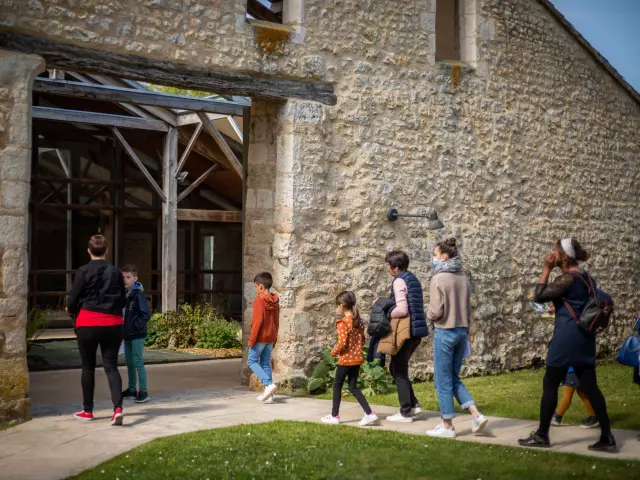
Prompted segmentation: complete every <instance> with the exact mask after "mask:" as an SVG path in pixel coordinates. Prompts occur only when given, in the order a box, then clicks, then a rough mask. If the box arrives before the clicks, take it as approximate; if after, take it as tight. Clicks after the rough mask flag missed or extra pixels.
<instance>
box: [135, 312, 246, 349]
mask: <svg viewBox="0 0 640 480" xmlns="http://www.w3.org/2000/svg"><path fill="white" fill-rule="evenodd" d="M237 337H238V326H237V324H236V323H235V322H228V321H227V320H225V319H224V318H223V317H221V316H220V315H218V313H217V312H216V310H215V309H214V308H213V307H212V306H210V305H195V306H192V305H181V306H180V307H179V308H178V310H177V311H175V312H168V313H156V314H154V315H153V316H152V317H151V319H150V320H149V324H148V329H147V339H146V341H145V345H146V346H148V347H152V348H191V347H196V346H197V347H198V348H236V347H238V346H239V343H240V342H239V341H238V338H237ZM204 345H208V346H204ZM213 345H219V346H213Z"/></svg>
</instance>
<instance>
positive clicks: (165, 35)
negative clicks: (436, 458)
mask: <svg viewBox="0 0 640 480" xmlns="http://www.w3.org/2000/svg"><path fill="white" fill-rule="evenodd" d="M462 4H464V9H465V18H464V21H463V22H461V23H462V24H463V25H464V35H465V36H464V38H463V40H464V41H463V42H462V43H463V44H464V45H466V46H465V51H464V52H465V53H464V57H463V59H467V60H469V62H468V63H465V64H463V65H462V66H459V65H451V64H448V63H438V62H436V61H435V44H434V41H435V24H436V22H435V18H436V16H437V11H436V8H435V5H436V2H435V0H394V1H386V2H378V1H372V0H358V1H355V0H353V1H352V0H305V2H304V10H303V12H304V14H303V18H302V21H301V22H300V25H299V27H300V28H301V29H302V28H303V29H304V33H305V34H304V35H297V36H296V42H297V43H293V42H292V43H290V44H288V45H287V46H286V47H285V48H284V51H283V52H282V53H268V52H261V51H260V50H259V49H258V48H257V47H256V44H255V41H254V39H253V32H252V30H251V27H250V26H249V25H248V24H246V23H245V21H244V1H243V0H234V1H229V2H227V1H222V0H207V1H206V2H205V1H199V0H193V1H191V2H183V1H173V0H167V1H159V2H138V1H134V0H117V1H114V2H109V3H107V4H105V3H104V2H101V1H98V0H87V1H86V2H75V1H71V0H51V1H47V2H44V1H42V0H41V1H29V2H15V1H11V0H0V18H2V19H4V20H3V27H2V28H8V29H10V30H12V31H19V32H23V33H29V34H32V35H40V36H45V37H48V38H53V39H57V40H60V41H65V42H73V43H77V44H81V45H85V46H92V47H94V48H104V49H109V50H114V51H118V52H121V53H132V54H137V55H144V56H147V57H150V58H158V59H167V58H171V59H174V60H175V61H178V62H185V63H189V64H193V65H200V66H207V65H209V66H212V67H215V68H219V69H228V70H239V71H250V72H260V73H261V74H265V75H272V76H274V77H282V78H285V77H287V78H311V79H322V80H325V81H328V82H331V83H332V84H333V85H334V88H335V91H336V94H337V96H338V104H337V105H336V106H335V107H323V106H320V105H316V104H312V103H307V102H298V101H291V102H286V103H283V104H277V105H276V104H268V103H264V102H259V101H258V102H254V107H253V109H252V110H253V112H252V114H253V120H252V130H255V131H253V132H252V133H251V150H250V159H249V169H248V180H247V189H248V190H247V201H246V223H245V253H244V258H245V274H244V275H245V278H244V282H245V287H246V288H245V299H246V300H247V304H248V306H250V304H251V301H252V299H253V298H252V296H251V294H250V293H249V292H252V290H251V288H252V287H251V280H252V278H253V275H254V274H255V272H256V271H258V270H261V269H271V270H272V273H274V274H275V276H276V287H277V289H278V291H279V292H280V293H281V295H282V297H283V311H282V315H283V323H282V337H281V341H280V342H279V346H278V348H277V349H276V354H275V361H276V374H277V375H278V376H280V377H281V378H292V377H295V376H299V375H304V374H308V373H309V372H310V371H311V369H312V367H313V365H314V363H315V362H316V360H317V358H318V354H319V352H320V350H321V348H322V347H323V346H325V345H328V344H329V343H331V342H332V341H333V334H334V330H333V319H334V318H335V317H334V314H333V310H334V306H333V297H334V295H335V293H337V291H338V290H339V289H342V288H350V289H353V290H355V291H356V293H357V295H358V298H359V300H360V302H361V306H362V307H363V310H364V311H365V313H366V312H367V311H368V308H367V306H368V304H370V303H371V301H372V300H373V298H374V297H375V296H376V295H380V294H386V293H387V292H388V289H389V283H390V279H389V278H388V276H387V274H386V273H385V272H384V268H383V256H384V253H385V251H386V250H388V249H390V248H403V249H405V250H406V251H407V252H408V253H409V255H410V256H411V258H412V266H411V269H412V270H413V271H414V272H415V273H416V274H417V275H418V277H419V278H420V279H421V280H422V281H423V283H424V284H425V286H426V285H427V283H428V282H429V280H430V276H431V266H430V259H431V255H432V254H431V250H432V248H433V245H434V243H435V242H436V241H437V240H439V239H441V238H443V237H445V236H448V235H456V236H457V237H458V238H459V239H460V240H461V242H462V255H463V261H464V264H465V268H466V269H467V271H468V274H469V275H470V277H471V280H472V285H473V305H474V324H473V327H472V339H473V356H472V357H471V359H470V360H469V362H467V371H468V372H469V373H483V372H491V371H499V370H503V369H512V368H519V367H522V366H526V365H529V364H531V363H535V362H537V361H539V360H540V359H542V358H544V355H545V351H546V344H547V342H548V339H549V337H550V334H551V332H552V325H551V324H549V323H548V322H546V321H542V320H540V319H539V317H537V316H536V315H535V314H533V312H531V311H530V309H529V308H528V298H527V295H528V294H529V293H530V292H531V290H532V288H533V286H534V284H535V282H536V280H537V275H538V273H539V268H540V264H541V257H542V254H543V253H544V251H545V249H546V248H548V246H549V244H550V243H551V241H552V240H553V239H554V238H555V237H558V236H564V235H575V236H577V237H578V238H579V239H580V240H581V241H582V242H583V243H584V245H585V247H587V248H589V249H591V250H593V252H594V257H593V259H592V260H591V261H590V262H589V264H588V268H589V269H590V270H591V271H592V272H593V273H594V275H595V276H596V277H597V278H598V280H599V281H600V284H601V285H602V286H603V287H604V288H605V289H606V290H608V291H610V292H611V293H612V294H613V296H614V298H615V300H616V302H617V312H618V313H617V320H616V325H615V326H614V327H613V329H612V331H611V333H610V334H608V335H606V336H603V337H602V339H601V349H602V351H603V352H604V351H606V350H610V349H612V348H613V347H614V346H615V345H616V344H617V343H618V342H619V340H620V339H621V338H622V336H623V335H624V333H625V332H626V328H627V326H628V325H629V324H630V322H631V317H632V313H633V312H635V311H636V310H637V301H636V292H637V291H638V287H639V286H640V259H639V257H638V255H639V254H638V253H637V248H636V246H637V244H638V241H639V240H640V238H639V234H638V233H637V232H638V231H640V229H639V227H640V214H639V213H638V210H637V205H638V203H639V201H640V194H639V193H638V188H637V185H638V180H639V179H640V145H639V143H638V140H637V132H638V131H639V130H640V107H639V106H638V104H637V103H636V102H635V101H634V100H632V99H631V97H630V96H629V94H628V93H627V92H625V91H624V90H623V89H622V88H621V87H620V86H619V85H618V84H617V83H616V82H615V81H614V80H613V79H612V78H611V77H610V75H609V74H608V73H606V72H605V71H604V69H603V68H602V67H601V66H600V65H599V64H597V63H596V61H595V60H594V59H593V58H592V57H591V55H590V54H589V53H588V52H587V51H586V50H584V48H583V47H581V46H580V45H579V44H578V43H577V42H576V41H575V40H574V39H573V38H572V37H571V36H570V34H569V33H568V32H567V31H566V30H565V28H564V27H563V26H562V25H561V24H560V23H558V22H557V21H556V20H555V19H554V18H552V16H551V15H550V14H549V12H547V11H546V10H545V9H544V8H543V7H542V6H541V5H540V4H539V3H538V1H537V0H464V2H462V1H461V5H462ZM298 33H300V30H299V32H298ZM260 162H262V163H260ZM389 207H397V208H398V209H399V210H400V211H401V212H413V213H417V212H424V211H426V210H428V209H430V208H435V209H436V210H437V211H438V213H439V214H440V216H441V217H442V219H443V221H444V223H445V225H446V228H445V230H444V231H441V232H437V233H433V232H428V231H426V230H425V228H424V224H423V223H422V222H421V221H419V220H412V219H402V220H399V221H398V222H396V223H390V222H388V221H387V220H386V218H385V212H386V210H387V208H389ZM249 287H251V288H249ZM425 290H427V289H426V288H425ZM250 316H251V312H250V310H247V311H246V312H245V320H246V321H245V329H248V328H249V327H248V320H249V319H250ZM245 340H246V335H245ZM429 349H430V341H427V342H425V343H424V345H423V346H422V347H421V349H420V352H419V355H418V357H417V358H416V362H415V370H414V374H416V375H420V376H424V375H428V374H429V371H430V355H429Z"/></svg>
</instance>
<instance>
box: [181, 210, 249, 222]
mask: <svg viewBox="0 0 640 480" xmlns="http://www.w3.org/2000/svg"><path fill="white" fill-rule="evenodd" d="M178 220H184V221H189V222H225V223H242V212H227V211H225V210H191V209H187V208H179V209H178Z"/></svg>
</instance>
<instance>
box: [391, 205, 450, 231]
mask: <svg viewBox="0 0 640 480" xmlns="http://www.w3.org/2000/svg"><path fill="white" fill-rule="evenodd" d="M400 217H414V218H426V219H427V220H428V224H427V229H429V230H438V229H440V228H444V224H443V223H442V222H441V221H440V219H439V218H438V213H437V212H436V211H435V210H431V212H429V213H427V214H417V213H416V214H409V213H398V210H397V209H396V208H392V209H391V210H389V211H388V212H387V219H389V221H390V222H395V221H396V220H398V218H400Z"/></svg>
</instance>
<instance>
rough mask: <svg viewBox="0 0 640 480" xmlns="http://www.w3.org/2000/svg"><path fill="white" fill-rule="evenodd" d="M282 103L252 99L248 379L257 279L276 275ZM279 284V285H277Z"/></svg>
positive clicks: (246, 266) (246, 270)
mask: <svg viewBox="0 0 640 480" xmlns="http://www.w3.org/2000/svg"><path fill="white" fill-rule="evenodd" d="M277 111H278V104H277V103H274V102H265V101H263V100H252V102H251V124H250V129H249V132H245V135H249V158H248V161H247V174H246V182H247V185H246V198H245V201H244V252H243V260H242V261H243V265H242V274H243V279H242V281H243V286H244V288H243V291H244V301H245V310H244V313H243V334H242V340H243V341H242V343H243V347H244V348H243V366H244V368H243V377H244V380H245V381H248V379H249V377H250V371H249V370H248V369H247V351H248V347H247V342H248V340H249V333H250V332H251V321H252V316H253V301H254V300H255V297H256V290H255V287H254V286H253V279H254V277H255V276H256V274H258V273H259V272H262V271H268V272H271V274H272V275H273V274H274V270H273V268H274V264H273V263H274V262H273V255H272V245H273V235H274V220H273V213H274V211H273V206H274V203H273V202H274V192H275V190H276V131H277ZM275 287H277V285H275Z"/></svg>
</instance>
